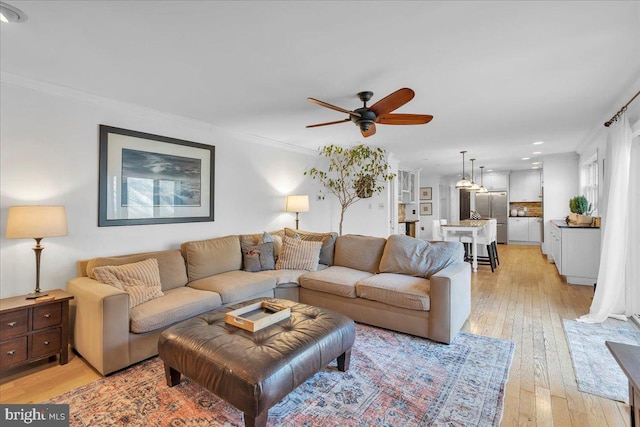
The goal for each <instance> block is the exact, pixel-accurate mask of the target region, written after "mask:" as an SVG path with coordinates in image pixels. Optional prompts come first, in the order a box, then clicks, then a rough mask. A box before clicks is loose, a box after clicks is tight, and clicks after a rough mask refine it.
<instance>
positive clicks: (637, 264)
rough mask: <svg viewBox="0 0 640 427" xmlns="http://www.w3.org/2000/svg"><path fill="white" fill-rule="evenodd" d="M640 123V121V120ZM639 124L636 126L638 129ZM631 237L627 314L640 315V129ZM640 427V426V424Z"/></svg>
mask: <svg viewBox="0 0 640 427" xmlns="http://www.w3.org/2000/svg"><path fill="white" fill-rule="evenodd" d="M638 124H640V122H638ZM637 127H638V126H634V129H636V128H637ZM629 183H630V186H631V188H629V220H628V224H629V238H628V240H629V241H628V247H627V251H628V253H627V271H626V275H627V276H626V282H627V301H626V305H627V310H626V313H625V314H627V315H631V314H637V315H640V222H639V221H638V220H639V219H640V217H639V215H640V130H638V132H637V133H636V134H634V135H633V141H632V143H631V171H630V178H629ZM639 427H640V426H639Z"/></svg>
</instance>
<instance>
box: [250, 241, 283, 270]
mask: <svg viewBox="0 0 640 427" xmlns="http://www.w3.org/2000/svg"><path fill="white" fill-rule="evenodd" d="M242 262H243V264H244V270H245V271H251V272H255V271H262V270H273V269H274V268H275V261H274V260H273V242H267V243H261V244H259V245H256V246H248V247H244V248H242Z"/></svg>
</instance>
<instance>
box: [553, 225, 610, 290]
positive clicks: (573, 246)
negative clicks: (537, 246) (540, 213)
mask: <svg viewBox="0 0 640 427" xmlns="http://www.w3.org/2000/svg"><path fill="white" fill-rule="evenodd" d="M549 222H550V223H551V230H550V236H551V241H550V243H549V246H550V249H551V251H550V253H549V254H548V255H550V256H551V259H553V261H554V262H555V264H556V268H557V269H558V273H560V274H562V275H563V276H565V278H566V279H567V283H571V284H575V285H594V284H595V283H596V281H597V280H598V269H599V267H600V228H599V227H591V226H582V225H569V224H567V223H566V222H565V221H563V220H551V221H549Z"/></svg>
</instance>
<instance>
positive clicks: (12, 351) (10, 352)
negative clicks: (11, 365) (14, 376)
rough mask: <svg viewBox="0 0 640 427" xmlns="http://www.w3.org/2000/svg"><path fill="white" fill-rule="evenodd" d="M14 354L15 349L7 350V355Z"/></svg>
mask: <svg viewBox="0 0 640 427" xmlns="http://www.w3.org/2000/svg"><path fill="white" fill-rule="evenodd" d="M14 354H16V351H15V350H9V351H7V356H13V355H14Z"/></svg>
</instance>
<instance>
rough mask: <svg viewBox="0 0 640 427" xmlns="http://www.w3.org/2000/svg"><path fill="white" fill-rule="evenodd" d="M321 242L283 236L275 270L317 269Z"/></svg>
mask: <svg viewBox="0 0 640 427" xmlns="http://www.w3.org/2000/svg"><path fill="white" fill-rule="evenodd" d="M321 248H322V242H312V241H304V240H300V239H294V238H291V237H288V236H284V241H283V244H282V251H281V252H280V256H279V257H278V261H277V262H276V270H284V269H288V270H309V271H315V270H317V269H318V261H319V260H320V249H321Z"/></svg>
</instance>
